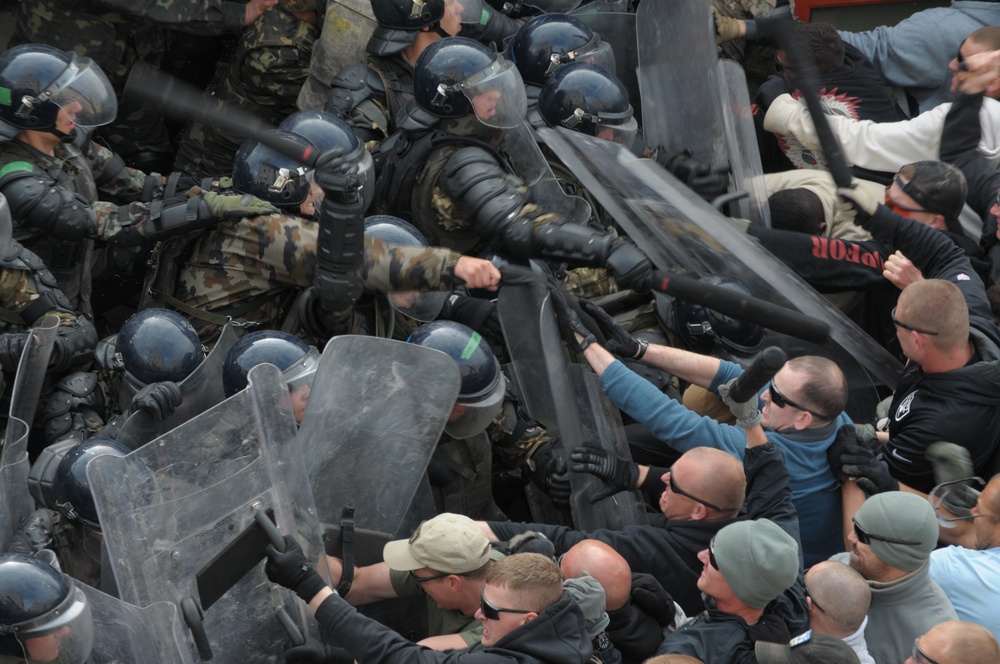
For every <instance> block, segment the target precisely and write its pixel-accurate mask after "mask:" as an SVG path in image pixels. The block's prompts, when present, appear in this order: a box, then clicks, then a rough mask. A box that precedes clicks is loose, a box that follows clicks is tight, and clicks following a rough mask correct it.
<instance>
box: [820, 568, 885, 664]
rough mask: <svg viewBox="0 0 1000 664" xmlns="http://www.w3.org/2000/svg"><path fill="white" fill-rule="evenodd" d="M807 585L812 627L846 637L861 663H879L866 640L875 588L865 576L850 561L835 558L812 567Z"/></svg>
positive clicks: (840, 637)
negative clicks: (872, 588) (873, 588)
mask: <svg viewBox="0 0 1000 664" xmlns="http://www.w3.org/2000/svg"><path fill="white" fill-rule="evenodd" d="M805 586H806V598H807V602H808V604H809V629H811V630H812V631H813V632H816V633H819V634H829V635H830V636H835V637H837V638H838V639H841V640H843V641H844V642H845V643H846V644H847V645H849V646H851V648H852V649H853V650H854V653H855V654H856V655H857V656H858V659H859V660H861V664H875V660H874V659H872V656H871V655H870V654H869V653H868V644H867V643H866V642H865V627H867V626H868V607H870V606H871V603H872V591H871V589H870V588H869V587H868V582H867V581H865V579H864V577H863V576H861V575H860V574H859V573H858V572H857V571H855V570H854V569H852V568H851V567H850V566H849V565H845V564H844V563H841V562H835V561H832V560H831V561H826V562H822V563H817V564H815V565H813V566H812V567H810V568H809V570H808V571H807V572H806V575H805Z"/></svg>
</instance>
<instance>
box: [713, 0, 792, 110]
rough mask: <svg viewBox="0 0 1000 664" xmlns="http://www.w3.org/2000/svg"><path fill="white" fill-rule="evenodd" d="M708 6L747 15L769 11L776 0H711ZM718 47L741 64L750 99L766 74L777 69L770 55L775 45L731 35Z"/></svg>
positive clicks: (732, 14) (736, 15)
mask: <svg viewBox="0 0 1000 664" xmlns="http://www.w3.org/2000/svg"><path fill="white" fill-rule="evenodd" d="M712 6H713V7H715V9H716V11H718V12H719V14H720V15H722V16H730V17H732V18H741V19H750V18H757V17H758V16H765V15H767V14H770V13H771V12H773V11H774V8H775V7H776V6H777V0H712ZM718 48H719V55H720V56H721V57H723V58H728V59H730V60H735V61H736V62H738V63H740V64H741V65H742V66H743V71H745V72H746V75H747V87H748V88H749V89H750V98H751V99H753V96H754V93H755V92H756V91H757V88H759V87H760V84H761V83H763V82H764V81H766V80H767V77H768V76H771V75H773V74H776V73H777V69H776V68H775V66H774V55H775V53H776V52H777V49H775V48H774V47H773V46H765V45H764V44H756V43H748V42H747V41H746V40H745V39H734V40H732V41H728V42H726V43H725V44H722V45H721V46H719V47H718Z"/></svg>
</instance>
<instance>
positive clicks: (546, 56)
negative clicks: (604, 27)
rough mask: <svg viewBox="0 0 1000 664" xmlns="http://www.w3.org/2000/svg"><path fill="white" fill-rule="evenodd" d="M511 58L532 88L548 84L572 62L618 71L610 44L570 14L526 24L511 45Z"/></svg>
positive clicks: (547, 17) (540, 18)
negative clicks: (587, 63) (549, 80)
mask: <svg viewBox="0 0 1000 664" xmlns="http://www.w3.org/2000/svg"><path fill="white" fill-rule="evenodd" d="M510 58H511V60H513V61H514V64H515V65H517V69H518V71H520V72H521V78H523V79H524V82H525V83H530V84H532V85H545V81H546V80H547V79H548V78H549V77H550V76H552V74H554V73H555V72H556V71H557V70H558V69H559V68H560V67H562V66H563V65H567V64H569V63H571V62H589V63H591V64H596V65H600V66H601V67H604V68H605V69H608V70H610V71H614V70H615V54H614V51H613V50H612V48H611V45H610V44H608V43H606V42H604V41H602V40H601V36H600V35H599V34H597V33H595V32H594V31H593V30H591V29H590V26H588V25H587V24H586V23H584V22H583V21H581V20H580V19H578V18H577V17H575V16H571V15H569V14H542V15H541V16H536V17H535V18H533V19H531V20H530V21H528V22H527V23H525V24H524V25H523V26H521V29H520V30H518V31H517V34H515V35H514V40H513V41H512V42H511V44H510Z"/></svg>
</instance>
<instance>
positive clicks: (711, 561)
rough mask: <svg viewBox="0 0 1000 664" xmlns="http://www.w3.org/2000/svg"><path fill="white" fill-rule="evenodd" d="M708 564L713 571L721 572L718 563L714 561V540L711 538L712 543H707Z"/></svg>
mask: <svg viewBox="0 0 1000 664" xmlns="http://www.w3.org/2000/svg"><path fill="white" fill-rule="evenodd" d="M708 562H709V564H710V565H711V566H712V567H714V568H715V569H717V570H719V571H720V572H721V571H722V570H721V569H719V561H718V560H716V559H715V538H714V537H713V538H712V541H711V542H709V543H708Z"/></svg>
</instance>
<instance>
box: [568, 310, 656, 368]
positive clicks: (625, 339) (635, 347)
mask: <svg viewBox="0 0 1000 664" xmlns="http://www.w3.org/2000/svg"><path fill="white" fill-rule="evenodd" d="M580 308H581V309H583V311H584V312H585V313H586V314H587V315H589V316H590V317H591V318H592V319H594V322H595V323H596V324H597V327H598V328H599V329H600V331H601V334H602V335H604V338H605V339H607V341H606V342H605V343H604V347H605V348H607V349H608V351H609V352H611V353H614V354H615V355H617V356H619V357H624V358H626V359H630V360H641V359H642V356H643V355H645V354H646V349H647V348H649V343H648V342H646V341H643V340H641V339H636V338H635V337H633V336H632V335H631V334H629V332H628V331H627V330H626V329H625V328H624V327H622V326H621V323H619V322H618V321H616V320H615V319H614V318H612V317H611V315H610V314H608V312H606V311H605V310H604V309H602V308H601V307H599V306H597V305H596V304H594V303H593V302H591V301H589V300H585V299H583V298H582V297H581V298H580Z"/></svg>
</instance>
